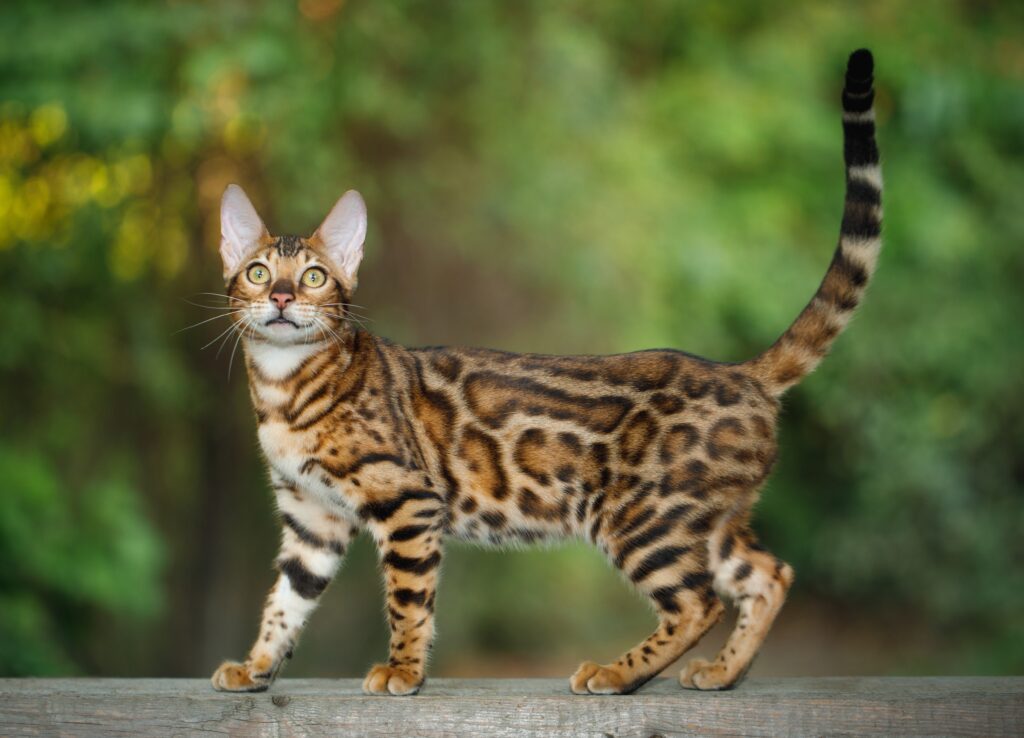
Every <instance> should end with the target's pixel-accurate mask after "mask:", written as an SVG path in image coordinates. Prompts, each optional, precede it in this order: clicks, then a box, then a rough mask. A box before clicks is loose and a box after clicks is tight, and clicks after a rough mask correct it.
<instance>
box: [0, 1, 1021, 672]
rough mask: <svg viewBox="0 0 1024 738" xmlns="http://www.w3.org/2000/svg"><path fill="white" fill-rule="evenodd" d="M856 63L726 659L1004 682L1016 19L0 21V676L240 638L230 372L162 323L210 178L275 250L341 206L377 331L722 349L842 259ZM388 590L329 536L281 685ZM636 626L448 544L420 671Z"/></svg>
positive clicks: (570, 591) (340, 649)
mask: <svg viewBox="0 0 1024 738" xmlns="http://www.w3.org/2000/svg"><path fill="white" fill-rule="evenodd" d="M864 45H866V46H870V47H871V48H872V49H873V50H874V51H875V54H876V58H877V63H878V72H877V79H878V81H877V88H878V118H879V128H880V133H879V139H880V144H881V147H882V152H883V158H884V163H885V172H886V180H887V191H886V212H887V221H886V247H885V250H884V252H883V255H882V259H881V264H880V268H879V270H878V274H877V280H876V282H875V283H874V284H873V286H872V289H871V292H870V295H869V298H868V299H867V301H866V303H865V305H864V307H863V308H862V310H861V312H860V313H859V315H858V317H857V319H856V321H855V323H854V324H853V326H852V328H851V329H850V330H849V331H848V333H847V334H846V335H844V336H843V338H842V339H841V340H840V341H839V342H838V344H837V346H836V347H835V350H834V351H833V354H832V356H831V358H830V359H829V360H828V361H826V362H825V363H824V365H823V366H822V368H821V369H820V370H819V371H818V372H817V373H816V374H815V375H814V376H813V377H811V378H810V379H809V380H807V381H806V382H805V383H804V384H803V385H801V386H800V387H799V388H798V389H796V390H795V391H792V392H791V393H790V394H789V395H788V397H787V405H786V409H785V414H784V418H783V427H782V449H783V453H782V457H781V461H780V463H779V466H778V469H777V473H776V474H775V475H774V477H773V478H772V479H771V481H770V483H769V485H768V488H767V490H766V493H765V496H764V498H763V502H762V504H761V505H760V507H759V510H758V528H759V530H760V531H761V532H762V534H763V538H764V540H765V542H766V543H767V544H768V545H769V546H770V547H771V548H772V549H773V550H775V551H776V552H777V553H778V554H780V555H781V556H783V557H784V558H786V559H787V560H789V561H791V562H792V563H793V564H794V565H795V567H796V569H797V572H798V577H797V584H796V586H795V589H794V592H793V595H792V598H791V601H790V603H789V605H788V606H787V608H786V609H785V610H784V611H783V614H782V616H781V618H780V621H779V622H778V624H777V626H776V628H775V630H774V631H773V633H772V635H771V636H770V637H769V639H768V643H767V646H766V647H765V649H764V651H763V653H762V656H761V658H760V660H759V661H758V662H757V664H756V665H755V670H754V674H760V675H784V674H805V675H815V674H864V673H872V674H927V673H949V674H975V673H978V674H981V673H984V674H1007V673H1021V672H1022V671H1024V537H1022V531H1024V500H1022V492H1024V455H1022V454H1024V412H1022V411H1024V332H1022V329H1021V318H1022V316H1024V289H1022V282H1024V207H1022V203H1021V193H1022V192H1024V134H1022V131H1024V12H1022V6H1021V5H1020V4H1018V3H1008V2H973V1H971V2H967V1H964V2H939V1H936V2H929V3H919V2H909V1H907V0H904V1H902V2H900V1H892V0H885V1H884V2H856V3H853V2H850V3H827V4H826V3H810V2H791V3H785V4H782V3H762V2H756V1H754V0H744V1H734V2H729V3H698V2H683V1H681V0H645V1H644V2H643V3H629V2H621V1H620V0H564V1H563V0H558V1H551V0H517V1H516V2H499V1H497V0H473V1H472V2H468V1H467V2H462V1H458V2H456V1H454V0H453V1H443V2H426V1H422V0H418V1H413V0H387V1H386V2H384V1H381V2H373V1H371V0H348V1H347V2H343V1H342V0H301V1H300V2H298V3H295V2H282V1H278V2H268V1H256V0H248V1H245V2H243V1H242V0H237V1H235V2H188V1H186V0H170V1H165V2H148V3H138V2H111V1H104V2H90V3H70V2H59V3H58V2H42V1H40V0H6V1H5V2H4V3H3V4H2V6H0V275H2V276H0V279H2V283H3V292H2V310H0V373H2V374H0V376H2V385H0V489H2V493H0V674H3V675H28V674H37V675H44V674H95V675H126V676H131V675H154V676H155V675H163V676H172V675H189V676H199V675H206V674H208V673H210V672H211V670H212V669H213V668H214V667H215V665H216V664H217V663H218V662H219V660H220V659H221V658H223V657H240V656H243V655H244V653H245V651H246V649H247V647H248V645H249V642H250V640H251V639H252V638H253V637H254V635H255V631H256V626H257V621H258V608H259V606H260V604H261V602H262V599H263V596H264V593H265V591H266V589H267V588H268V587H269V586H270V584H271V582H272V580H273V573H272V570H271V560H272V557H273V555H274V553H275V549H276V542H277V532H276V528H275V523H274V519H273V514H272V509H271V498H270V495H269V492H268V489H267V484H266V481H265V478H264V475H263V470H262V464H261V461H260V459H259V456H258V452H257V447H256V440H255V429H254V420H253V417H252V414H251V411H250V409H249V406H248V398H247V393H246V386H245V385H246V379H245V376H244V372H243V371H240V367H239V365H238V362H237V361H236V362H235V366H234V369H233V371H232V373H231V374H230V376H229V373H228V351H227V350H225V351H223V352H221V353H220V355H219V356H218V355H216V354H215V346H212V347H210V348H207V349H205V350H204V349H203V348H202V347H203V346H204V344H207V342H209V341H210V340H211V339H212V338H214V337H215V336H216V335H217V333H218V332H219V331H220V328H218V327H217V325H218V323H217V321H213V323H210V324H207V325H204V326H199V327H197V328H194V329H191V330H184V331H183V330H182V329H183V328H185V327H186V326H189V325H190V324H193V323H196V322H197V321H199V320H202V319H204V318H206V317H208V316H209V315H210V313H209V312H207V311H204V310H203V309H201V308H199V307H196V306H194V305H192V304H190V302H203V301H204V296H202V295H201V293H203V292H216V291H217V290H219V289H221V288H222V284H221V282H220V264H219V261H218V257H217V253H216V247H217V241H218V224H217V210H216V206H217V202H218V198H219V196H220V194H221V192H222V190H223V188H224V186H225V185H226V184H227V183H229V182H239V183H241V184H242V185H243V186H244V187H245V188H246V189H247V191H248V192H249V193H250V195H251V196H252V198H253V199H254V201H255V202H256V204H257V206H258V207H259V209H260V211H261V213H262V214H263V216H264V219H265V220H266V222H267V223H268V224H269V226H270V227H271V229H272V230H274V231H275V232H278V233H299V234H306V233H309V232H311V231H312V230H313V229H314V228H315V227H316V225H317V224H318V223H319V222H320V220H321V218H322V217H323V216H324V215H325V214H326V212H327V211H328V209H329V208H330V206H331V205H332V204H333V202H334V200H335V199H336V198H337V197H338V196H339V195H340V194H341V193H342V192H343V191H344V190H345V189H348V188H350V187H355V188H358V189H359V190H361V191H362V192H363V194H364V195H365V197H366V200H367V202H368V203H369V210H370V218H371V227H370V235H369V239H368V243H367V247H366V253H367V256H366V260H365V262H364V265H363V269H362V273H361V284H362V287H361V288H360V291H359V293H358V295H357V302H359V303H360V304H361V305H363V306H365V312H366V313H367V314H368V315H369V316H370V318H371V319H372V321H373V322H372V328H373V329H374V330H375V331H376V332H378V333H381V334H383V335H386V336H389V337H391V338H393V339H396V340H398V341H401V342H405V343H408V344H412V345H421V344H442V343H452V344H474V345H484V346H490V347H495V348H501V349H508V350H520V351H537V352H551V353H605V352H619V351H629V350H633V349H640V348H647V347H656V346H670V347H678V348H684V349H686V350H689V351H692V352H695V353H699V354H702V355H705V356H708V357H711V358H716V359H723V360H742V359H745V358H748V357H750V356H752V355H754V354H755V353H756V352H758V351H759V350H761V349H763V348H764V347H766V346H767V345H768V344H769V343H770V342H771V341H772V340H774V338H775V337H776V336H777V335H778V334H779V333H780V332H781V331H782V330H783V329H784V328H785V327H786V325H787V324H788V323H789V322H790V321H791V320H792V318H793V317H794V316H795V315H796V314H797V312H798V310H799V309H800V308H801V307H802V306H803V305H804V303H805V302H806V301H807V299H808V298H809V297H810V295H811V294H812V293H813V291H814V289H815V288H816V286H817V284H818V281H819V279H820V278H821V276H822V274H823V273H824V270H825V268H826V266H827V264H828V262H829V259H830V258H831V252H832V248H833V246H834V243H835V239H836V235H837V233H838V224H839V218H840V214H841V207H842V187H843V181H842V160H841V128H840V124H839V89H840V85H841V78H842V72H843V67H844V63H845V58H846V55H847V53H848V52H849V51H850V50H852V49H854V48H857V47H859V46H864ZM209 304H212V302H211V303H209ZM380 591H381V588H380V584H379V581H378V574H377V571H376V564H375V557H374V552H373V550H372V548H371V546H370V544H369V542H368V541H367V540H365V539H360V541H359V543H358V544H357V545H356V546H355V548H354V550H353V552H352V553H351V555H350V557H349V560H348V561H347V562H346V564H345V567H344V569H343V571H342V573H341V574H340V575H339V577H338V580H337V581H336V582H335V584H334V585H333V586H332V588H331V589H330V590H329V592H328V594H327V596H326V598H325V602H324V606H323V607H322V608H321V610H320V611H319V612H318V613H317V614H316V616H315V617H314V619H313V622H312V624H311V626H310V628H309V630H308V632H307V636H306V638H305V641H304V644H303V645H302V646H300V648H299V649H298V651H297V653H296V658H295V660H294V663H293V665H292V666H291V667H290V668H289V670H288V674H289V675H291V676H361V675H362V674H363V673H364V671H365V669H366V668H367V667H368V665H369V664H370V663H372V662H373V661H375V660H378V659H380V658H381V657H383V656H384V654H385V642H386V641H385V638H386V630H385V626H384V622H383V617H382V604H381V603H382V601H381V594H380ZM652 623H653V616H652V615H651V613H650V611H649V610H648V608H647V606H646V605H645V604H644V603H643V602H642V601H641V600H640V599H639V598H637V597H636V596H635V595H634V594H633V593H632V592H631V591H630V590H629V589H628V588H627V586H626V585H625V584H624V583H623V582H622V581H621V580H620V579H619V577H618V576H617V575H616V574H615V573H614V572H613V571H612V570H611V568H610V567H609V566H608V565H607V564H606V563H605V562H604V561H603V560H602V559H601V557H600V555H599V554H598V553H597V552H596V551H593V550H591V549H589V548H588V547H585V546H581V545H568V546H565V547H562V548H558V549H553V550H540V551H518V552H505V553H500V552H493V551H490V552H489V551H484V550H479V549H474V548H470V547H463V546H453V547H452V550H451V551H450V552H449V555H448V557H447V559H446V564H445V570H444V575H443V578H442V588H441V597H440V599H439V610H438V625H439V632H440V639H439V641H438V644H437V648H436V651H435V658H434V666H433V673H434V674H435V675H447V676H453V675H460V676H465V675H477V676H482V675H497V674H507V675H537V674H545V675H548V674H550V675H556V676H567V675H568V674H569V673H571V671H572V669H573V668H574V667H575V666H576V664H577V663H578V662H579V661H580V660H582V659H584V658H591V659H596V660H599V661H602V660H607V659H610V658H613V657H614V656H616V655H617V654H618V653H619V652H620V650H622V649H623V648H625V647H627V646H630V645H632V644H633V643H635V642H636V641H638V640H639V639H640V638H641V637H642V636H643V635H645V634H646V633H647V632H648V629H649V628H650V627H651V625H652ZM723 637H724V634H723V633H722V632H721V631H718V632H716V633H714V634H712V635H711V636H709V637H708V639H706V640H705V642H704V643H703V644H702V645H701V646H700V647H699V649H698V652H700V653H704V654H707V653H713V651H714V649H715V648H717V645H718V643H719V642H720V641H721V639H722V638H723Z"/></svg>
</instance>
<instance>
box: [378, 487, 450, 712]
mask: <svg viewBox="0 0 1024 738" xmlns="http://www.w3.org/2000/svg"><path fill="white" fill-rule="evenodd" d="M439 502H440V497H439V496H438V495H436V494H435V493H433V492H430V491H429V490H403V491H402V492H399V493H398V496H397V497H395V498H393V499H392V500H390V501H388V502H387V503H385V504H384V505H382V506H380V507H379V508H378V511H379V513H380V514H378V516H377V519H376V520H374V521H373V523H372V524H371V529H372V530H373V533H374V537H375V538H376V539H377V545H378V548H379V551H380V555H381V565H382V567H383V570H384V583H385V587H386V589H387V603H388V622H389V624H390V627H391V643H390V649H389V650H390V658H389V659H388V662H387V663H386V664H377V665H376V666H374V667H373V668H372V669H370V672H369V673H368V674H367V675H366V679H365V680H364V681H363V691H364V692H366V693H367V694H380V695H386V694H392V695H408V694H415V693H416V692H418V691H419V689H420V687H421V686H422V685H423V681H424V679H425V677H426V665H427V657H428V656H429V653H430V647H431V644H432V643H433V640H434V597H435V593H436V591H437V578H438V569H439V567H440V565H441V530H440V529H441V527H442V526H441V523H440V506H439V504H438V503H439ZM385 516H386V517H385Z"/></svg>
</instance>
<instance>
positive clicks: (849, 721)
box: [0, 677, 1024, 738]
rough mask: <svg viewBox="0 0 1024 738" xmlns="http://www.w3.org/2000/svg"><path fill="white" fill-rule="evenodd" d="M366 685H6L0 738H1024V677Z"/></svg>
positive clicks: (1, 690)
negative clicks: (586, 691) (383, 693)
mask: <svg viewBox="0 0 1024 738" xmlns="http://www.w3.org/2000/svg"><path fill="white" fill-rule="evenodd" d="M359 685H360V683H359V682H358V681H357V680H354V679H340V680H326V679H283V680H281V681H279V682H278V683H277V684H276V685H275V686H274V687H273V688H272V689H271V690H270V691H269V692H264V693H262V694H241V695H238V694H219V693H216V692H214V691H213V690H212V689H211V688H210V686H209V683H208V682H207V681H205V680H199V679H0V736H36V735H73V736H119V735H131V736H160V737H161V738H165V737H166V736H179V735H181V736H184V735H207V736H209V735H230V736H275V737H277V736H312V735H318V736H319V735H359V736H387V737H388V738H392V737H394V736H463V735H465V736H597V737H599V738H606V737H607V736H616V737H619V736H643V738H649V737H650V736H690V735H743V736H760V735H825V734H828V735H858V736H859V735H915V736H916V735H941V736H961V735H963V736H966V735H971V736H1024V677H1008V678H988V677H969V678H961V677H940V678H845V677H831V678H826V679H821V678H815V679H803V678H801V679H750V680H748V681H746V682H744V683H743V684H742V685H741V686H740V687H739V688H738V689H736V690H734V691H731V692H717V693H708V692H690V691H684V690H682V689H680V688H679V686H678V685H677V684H676V683H675V682H674V681H672V680H669V679H658V680H656V681H654V682H652V683H651V684H649V685H648V686H646V687H645V688H644V689H642V690H641V691H640V692H638V693H637V694H634V695H630V696H624V697H577V696H574V695H571V694H569V692H568V688H567V686H566V683H565V682H564V681H562V680H554V679H500V680H499V679H491V680H478V681H468V680H458V679H435V680H433V681H430V682H429V683H428V685H427V687H426V688H424V690H423V692H422V693H421V694H419V695H417V696H415V697H366V696H363V694H362V693H361V692H360V689H359Z"/></svg>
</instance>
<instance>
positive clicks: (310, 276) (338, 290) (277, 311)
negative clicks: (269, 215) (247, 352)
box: [220, 184, 366, 345]
mask: <svg viewBox="0 0 1024 738" xmlns="http://www.w3.org/2000/svg"><path fill="white" fill-rule="evenodd" d="M220 231H221V241H220V255H221V259H222V260H223V262H224V281H225V283H226V285H227V295H228V299H229V301H230V302H231V306H232V307H234V308H236V309H237V310H238V311H239V312H237V313H236V314H235V315H234V319H235V321H236V322H237V323H239V324H240V325H242V326H243V331H244V333H245V335H249V336H251V337H253V338H257V339H262V340H265V341H269V342H271V343H275V344H282V345H288V344H299V343H308V342H311V341H315V340H326V339H327V338H328V337H330V336H331V331H334V332H335V334H336V333H338V332H339V330H340V329H341V328H342V327H343V323H344V316H345V308H346V305H347V304H348V303H349V301H350V300H351V297H352V293H353V292H354V291H355V288H356V282H357V277H356V272H357V270H358V269H359V262H360V261H362V258H363V240H364V239H365V238H366V204H365V203H364V202H363V198H362V197H361V196H360V195H359V193H358V192H356V191H355V190H349V191H348V192H346V193H345V194H344V195H343V196H342V197H341V199H340V200H338V202H337V203H335V205H334V207H333V208H332V209H331V212H330V213H329V214H328V215H327V218H326V219H324V222H323V223H322V224H321V225H320V227H319V228H318V229H317V230H316V233H314V234H313V235H312V236H310V237H309V238H299V237H296V236H281V237H277V236H272V235H270V233H269V232H268V231H267V228H266V226H265V225H263V221H262V220H261V219H260V216H259V215H258V214H257V213H256V208H254V207H253V205H252V203H251V202H250V201H249V198H248V197H247V196H246V194H245V192H244V191H243V190H242V188H241V187H239V186H238V185H233V184H232V185H228V188H227V189H226V190H225V191H224V196H223V198H222V199H221V205H220Z"/></svg>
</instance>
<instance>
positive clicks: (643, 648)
mask: <svg viewBox="0 0 1024 738" xmlns="http://www.w3.org/2000/svg"><path fill="white" fill-rule="evenodd" d="M692 507H693V506H692V505H679V506H676V507H674V508H671V509H670V510H669V511H668V512H667V513H665V514H663V515H662V516H660V517H654V518H653V520H652V516H651V515H649V514H647V513H646V512H645V511H644V510H643V506H642V505H640V506H637V507H636V509H637V510H638V511H639V512H638V513H637V514H636V515H634V516H633V517H632V519H624V518H623V516H622V514H621V513H620V514H618V515H617V516H615V517H613V518H612V520H613V522H615V521H616V518H618V519H619V525H617V526H616V532H613V533H611V534H610V535H609V536H608V546H607V549H608V551H609V552H614V553H615V557H614V559H613V563H614V564H615V565H616V566H617V567H618V568H620V569H621V570H622V571H623V573H624V574H626V575H627V576H628V577H629V578H630V580H631V581H632V582H633V583H634V584H635V585H636V586H637V588H638V589H640V590H641V591H642V592H644V593H645V594H646V595H648V596H649V597H650V598H651V601H652V603H653V605H654V607H655V609H656V610H657V612H658V620H659V623H658V628H657V630H655V631H654V633H652V634H651V635H650V636H649V637H648V638H647V639H646V640H644V641H643V642H641V643H640V644H638V645H637V646H635V647H634V648H632V649H630V650H629V651H627V652H626V653H624V654H623V655H622V656H620V657H619V659H618V660H617V661H615V663H613V664H606V665H604V666H601V665H598V664H596V663H594V662H592V661H587V662H584V663H583V664H581V665H580V667H579V668H578V669H577V670H576V673H575V674H573V675H572V677H571V678H570V679H569V686H570V688H571V689H572V691H573V692H574V693H576V694H626V693H629V692H632V691H633V690H635V689H637V688H639V687H640V686H642V685H643V684H645V683H646V682H647V681H649V680H650V679H652V678H654V677H655V676H657V675H658V674H659V673H660V672H661V671H662V670H663V669H664V668H665V667H666V666H668V665H669V664H671V663H672V662H673V661H675V660H676V659H678V658H679V657H680V656H682V655H683V654H684V653H685V652H686V651H688V650H689V649H690V648H692V647H693V646H694V645H695V644H696V643H697V641H699V640H700V638H701V637H702V636H703V635H704V634H705V633H706V632H707V631H708V629H710V628H711V626H712V625H714V624H715V623H716V622H718V620H719V619H720V618H721V616H722V613H723V611H724V607H723V606H722V603H721V602H720V601H719V599H718V597H717V596H716V595H715V592H714V591H712V589H711V576H710V575H709V574H708V573H707V570H706V568H707V557H706V554H705V553H704V552H703V550H701V549H700V548H699V547H695V546H691V545H689V544H688V543H687V542H686V540H687V538H692V536H687V534H686V533H684V532H683V528H682V525H681V522H680V519H679V518H680V517H682V516H684V515H685V514H686V512H687V511H689V510H690V509H691V508H692ZM652 509H653V508H652ZM639 521H643V522H639ZM648 521H649V522H648Z"/></svg>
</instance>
